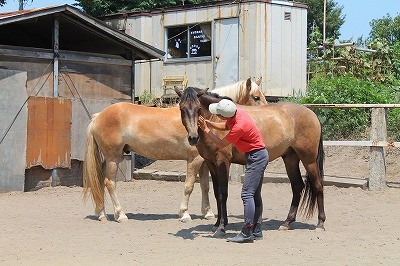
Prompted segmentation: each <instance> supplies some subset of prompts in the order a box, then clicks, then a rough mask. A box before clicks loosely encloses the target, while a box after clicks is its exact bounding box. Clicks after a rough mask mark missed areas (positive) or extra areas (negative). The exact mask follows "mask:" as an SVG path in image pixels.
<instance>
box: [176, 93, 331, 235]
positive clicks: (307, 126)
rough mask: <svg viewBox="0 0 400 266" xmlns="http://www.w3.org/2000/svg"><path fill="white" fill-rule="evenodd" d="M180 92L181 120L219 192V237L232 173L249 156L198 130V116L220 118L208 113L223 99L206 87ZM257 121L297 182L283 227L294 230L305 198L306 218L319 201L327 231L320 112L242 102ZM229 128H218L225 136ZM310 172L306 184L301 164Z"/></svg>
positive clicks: (321, 221)
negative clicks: (215, 141)
mask: <svg viewBox="0 0 400 266" xmlns="http://www.w3.org/2000/svg"><path fill="white" fill-rule="evenodd" d="M175 91H176V93H177V94H178V95H179V96H180V104H179V107H180V111H181V119H182V123H183V125H184V126H185V128H186V131H187V133H188V140H189V143H190V144H191V145H196V147H197V150H198V151H199V154H200V155H201V156H202V157H203V158H204V159H205V161H206V163H207V166H208V168H209V169H210V173H211V177H212V181H213V186H214V195H215V198H216V200H217V207H218V219H217V222H216V224H215V226H216V227H217V230H216V232H215V234H214V236H221V235H223V234H224V233H225V226H226V225H227V223H228V219H227V210H226V200H227V197H228V177H229V167H230V164H231V163H237V164H245V157H244V154H242V153H239V152H238V151H237V149H236V148H235V147H234V146H233V145H229V146H227V147H225V148H223V149H218V148H217V146H216V145H215V144H214V143H213V142H212V141H211V140H210V139H209V138H208V137H207V136H206V135H205V134H204V132H203V131H202V130H201V129H199V128H198V124H197V122H198V117H199V115H202V116H203V117H204V118H206V119H209V120H211V121H217V120H218V118H217V117H216V116H214V115H212V114H211V113H210V112H209V111H208V106H209V105H210V103H215V102H219V101H220V100H221V99H222V98H216V97H215V96H214V95H211V94H209V93H207V92H205V91H202V90H199V89H197V88H193V87H189V88H187V89H186V90H184V91H181V90H178V89H176V90H175ZM239 108H241V109H244V110H245V111H246V112H247V113H248V114H249V115H250V116H251V117H252V118H253V119H254V121H255V122H256V125H257V127H258V129H259V130H260V131H261V133H262V136H263V139H264V142H265V144H266V148H267V150H268V152H269V155H270V161H273V160H275V159H276V158H278V157H282V159H283V161H284V163H285V167H286V172H287V174H288V176H289V179H290V183H291V186H292V192H293V198H292V203H291V206H290V209H289V214H288V216H287V218H286V220H285V221H284V222H283V224H282V225H281V227H280V229H289V228H290V225H291V223H293V222H294V221H295V220H296V215H297V211H298V208H299V203H300V200H301V198H302V196H303V200H302V204H301V207H303V208H304V211H305V214H306V215H307V218H309V217H311V216H312V215H313V213H314V211H315V208H316V205H318V224H317V228H321V229H324V221H325V211H324V195H323V159H324V151H323V146H322V132H321V125H320V123H319V120H318V118H317V116H316V115H315V114H314V113H313V112H312V111H311V110H310V109H308V108H306V107H304V106H302V105H299V104H295V103H289V102H283V103H277V104H269V105H266V106H251V107H250V106H239ZM226 133H227V132H221V131H214V134H216V135H218V136H219V137H220V138H223V136H224V135H226ZM300 161H301V162H302V163H303V165H304V168H305V169H306V171H307V177H306V180H305V182H304V181H303V179H302V176H301V173H300V167H299V163H300Z"/></svg>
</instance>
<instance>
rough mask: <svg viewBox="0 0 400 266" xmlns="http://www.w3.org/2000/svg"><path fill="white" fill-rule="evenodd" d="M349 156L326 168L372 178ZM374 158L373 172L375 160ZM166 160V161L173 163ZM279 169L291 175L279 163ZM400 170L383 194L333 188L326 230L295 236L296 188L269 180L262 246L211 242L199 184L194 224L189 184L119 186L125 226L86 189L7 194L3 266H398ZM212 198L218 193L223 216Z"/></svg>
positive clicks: (234, 214) (234, 200)
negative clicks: (102, 211)
mask: <svg viewBox="0 0 400 266" xmlns="http://www.w3.org/2000/svg"><path fill="white" fill-rule="evenodd" d="M394 153H397V151H395V152H394ZM348 156H349V157H351V158H353V157H354V158H360V154H359V153H358V152H357V151H354V153H350V154H347V155H345V156H344V155H343V154H339V155H335V153H331V155H330V151H329V150H327V163H326V167H327V171H328V172H329V171H331V173H332V174H335V173H334V172H333V170H328V169H329V168H332V167H333V166H332V164H333V165H336V166H337V168H340V171H339V170H337V172H336V174H338V175H339V174H340V175H350V176H355V177H363V175H364V174H365V172H367V171H368V168H367V169H364V167H365V166H364V163H365V162H364V161H365V159H362V156H364V155H361V159H354V160H350V161H352V163H351V164H352V167H355V169H357V171H356V170H354V169H353V170H348V169H347V168H346V164H344V161H346V158H347V165H348V164H349V162H348V161H349V157H348ZM388 157H389V156H388ZM329 158H330V159H329ZM398 158H399V157H398V156H397V160H398ZM343 160H344V161H343ZM390 160H392V159H390ZM366 161H367V167H368V157H366ZM393 161H395V160H393ZM167 163H168V162H164V163H163V164H161V163H160V164H158V165H159V166H161V165H163V166H164V167H168V164H167ZM174 163H176V162H174ZM393 163H394V162H393ZM397 163H398V162H397ZM155 165H157V164H153V166H155ZM169 167H170V168H171V167H173V164H172V162H169ZM275 168H276V169H275ZM273 169H275V170H276V171H282V170H281V169H280V170H279V169H278V166H272V164H271V165H270V170H273ZM335 169H336V168H335ZM166 170H168V169H166ZM390 171H392V170H390ZM359 172H361V174H360V173H359ZM388 172H389V171H388ZM398 173H399V172H397V175H394V177H391V180H392V181H391V184H392V186H390V187H388V188H387V189H385V190H384V191H380V192H373V191H368V190H362V189H360V188H337V187H334V186H329V187H325V210H326V215H327V220H326V223H325V227H326V231H318V230H315V224H316V222H317V218H316V217H313V218H312V219H309V220H305V219H303V218H302V216H301V215H299V216H298V221H297V222H295V223H294V226H293V227H294V229H293V230H289V231H278V227H279V225H280V224H281V223H282V221H283V220H284V219H285V218H286V215H287V211H288V208H289V205H290V201H291V190H290V186H289V185H288V184H271V183H267V184H264V186H263V199H264V218H265V220H264V228H265V229H266V231H265V232H264V239H263V240H259V241H256V242H255V243H253V244H235V243H228V242H226V240H225V239H215V238H212V237H211V236H212V231H211V230H212V225H213V224H214V222H215V220H204V219H202V217H201V212H200V206H201V205H200V203H201V202H200V188H199V184H198V183H196V184H195V189H194V192H193V194H192V197H191V201H190V210H191V214H192V218H193V220H192V221H191V222H189V223H181V222H179V221H178V214H177V211H178V209H179V206H180V202H181V198H182V193H183V183H181V182H162V181H145V180H135V181H132V182H119V183H118V187H117V191H118V195H119V197H120V201H121V203H122V205H123V207H124V210H125V211H126V213H127V215H128V218H129V219H128V220H127V221H126V222H125V223H117V222H114V221H112V219H113V214H112V213H113V210H112V206H111V202H110V199H109V198H108V199H107V205H106V208H107V209H106V210H107V213H108V216H109V218H110V220H111V221H110V222H103V223H102V222H99V221H97V220H96V217H94V216H93V213H94V210H93V205H92V202H91V201H90V200H89V201H88V202H86V203H84V202H83V200H82V188H80V187H71V188H70V187H55V188H43V189H40V190H38V191H32V192H25V193H20V192H13V193H4V194H0V203H1V204H0V213H1V216H0V229H1V237H0V265H94V264H96V265H105V264H111V263H112V264H114V265H126V264H129V265H141V264H148V265H184V264H192V265H216V264H220V265H242V264H244V263H246V264H249V265H271V264H272V265H321V264H324V265H377V264H382V265H399V264H400V230H399V220H400V211H399V207H398V206H399V203H400V186H399V185H398V184H399V180H398ZM396 176H397V177H396ZM396 178H397V179H396ZM240 189H241V184H240V183H235V182H231V183H230V186H229V198H228V215H229V225H228V227H227V237H229V236H233V235H234V234H236V233H237V232H238V231H239V230H240V227H241V225H242V222H243V215H242V213H243V207H242V202H241V199H240ZM211 195H213V194H212V191H211V194H210V198H211V206H212V208H213V210H214V211H215V206H216V204H215V199H214V197H213V196H211Z"/></svg>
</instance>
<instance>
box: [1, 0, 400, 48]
mask: <svg viewBox="0 0 400 266" xmlns="http://www.w3.org/2000/svg"><path fill="white" fill-rule="evenodd" d="M297 1H298V2H301V0H297ZM321 1H323V0H321ZM7 2H8V3H7V5H6V6H4V7H0V12H7V11H15V10H17V9H18V0H7ZM335 2H336V3H337V4H338V5H339V6H343V14H346V22H345V23H344V24H343V25H342V28H341V30H340V33H341V36H340V39H345V40H348V39H351V38H353V40H354V41H356V40H357V38H358V37H360V36H363V37H364V38H366V37H368V34H369V32H370V29H371V28H370V26H369V22H370V21H371V20H373V19H378V18H382V17H384V16H386V14H388V13H389V14H390V15H391V16H392V17H395V16H397V15H398V14H399V13H400V0H379V1H376V0H374V1H373V0H335ZM73 3H75V0H33V2H32V3H31V2H30V1H28V5H27V7H26V9H29V8H36V7H43V6H49V5H62V4H71V5H72V4H73Z"/></svg>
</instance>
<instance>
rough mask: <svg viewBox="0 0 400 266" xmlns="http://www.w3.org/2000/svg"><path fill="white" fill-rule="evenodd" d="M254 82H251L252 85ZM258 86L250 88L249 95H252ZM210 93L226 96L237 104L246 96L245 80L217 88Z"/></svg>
mask: <svg viewBox="0 0 400 266" xmlns="http://www.w3.org/2000/svg"><path fill="white" fill-rule="evenodd" d="M253 83H254V82H252V84H253ZM257 87H258V86H251V90H250V94H252V93H253V92H254V91H255V90H256V89H257ZM212 93H218V94H222V95H226V96H227V97H229V98H230V99H231V100H232V101H234V102H237V101H238V100H239V99H242V98H243V97H244V96H245V95H246V94H247V88H246V80H241V81H238V82H236V83H233V84H229V85H225V86H222V87H218V88H215V89H213V90H212Z"/></svg>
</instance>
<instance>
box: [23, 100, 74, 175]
mask: <svg viewBox="0 0 400 266" xmlns="http://www.w3.org/2000/svg"><path fill="white" fill-rule="evenodd" d="M71 114H72V103H71V101H70V100H68V99H61V98H41V97H31V98H29V100H28V133H27V134H28V137H27V151H26V168H27V169H29V168H31V167H33V166H38V165H41V166H43V168H45V169H53V168H58V167H61V168H70V167H71V159H70V155H71Z"/></svg>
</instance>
